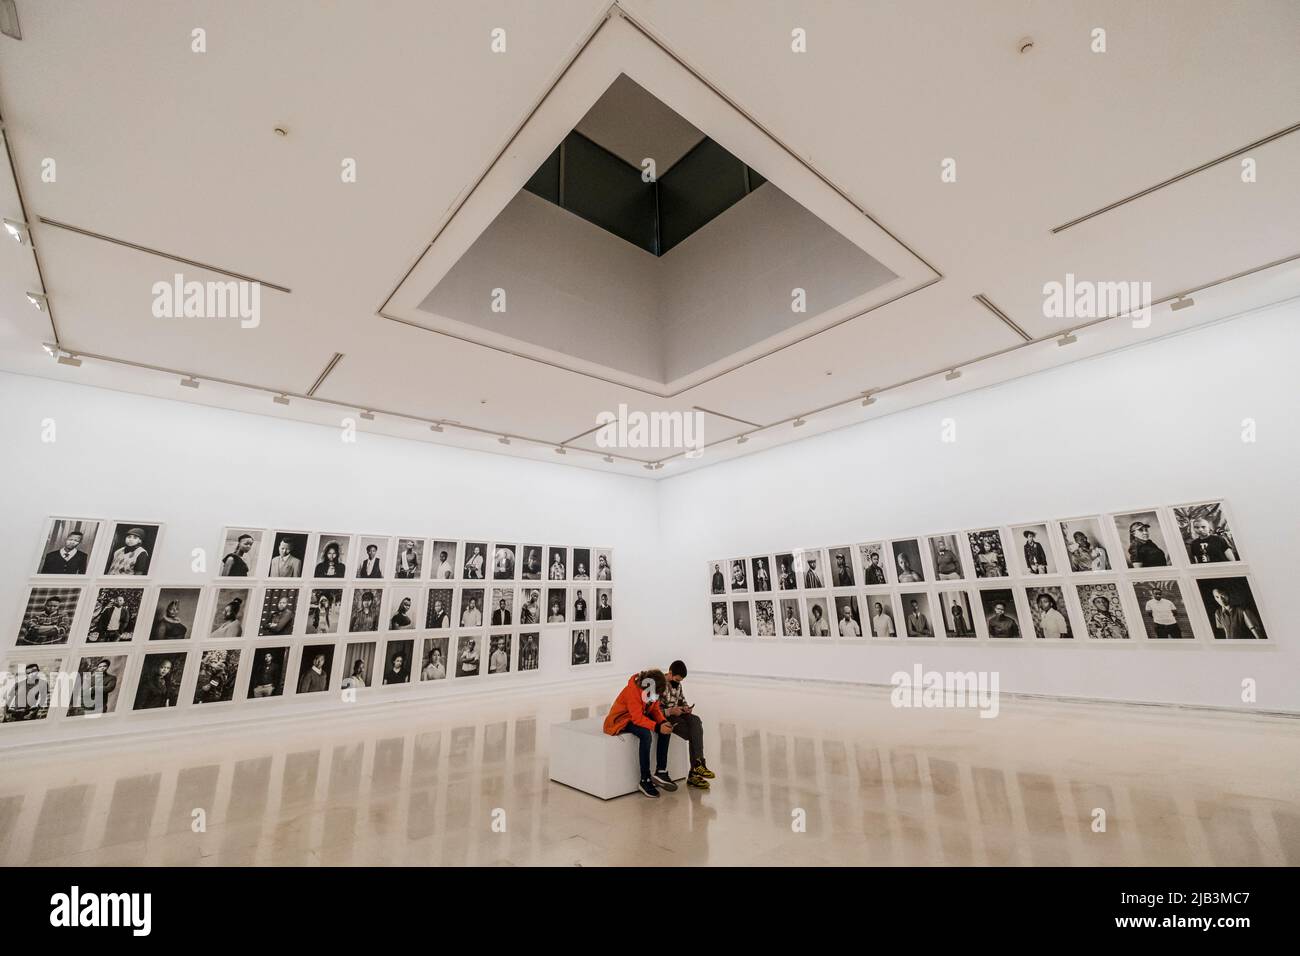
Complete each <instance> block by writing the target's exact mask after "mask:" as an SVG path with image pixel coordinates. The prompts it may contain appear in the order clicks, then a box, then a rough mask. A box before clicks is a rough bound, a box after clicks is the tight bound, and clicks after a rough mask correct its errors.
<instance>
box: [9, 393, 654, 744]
mask: <svg viewBox="0 0 1300 956" xmlns="http://www.w3.org/2000/svg"><path fill="white" fill-rule="evenodd" d="M268 401H269V399H268ZM0 407H3V409H4V415H3V418H2V419H0V447H2V448H3V449H4V462H5V464H4V471H3V495H2V496H0V515H2V516H3V526H4V528H5V530H6V536H7V538H8V539H9V541H10V542H11V546H10V547H7V548H4V549H0V621H2V622H3V623H2V625H0V626H3V627H4V628H5V632H4V639H3V641H0V654H3V655H4V656H3V658H0V660H3V661H6V662H7V661H9V660H16V659H19V658H21V657H22V656H23V655H24V654H27V653H30V652H31V650H32V649H25V648H19V649H17V651H15V650H14V639H15V636H16V633H17V627H18V622H19V617H20V615H21V612H22V608H23V606H24V603H25V601H26V591H27V589H28V587H29V586H30V585H32V584H33V583H40V584H42V585H51V584H67V585H80V586H82V587H83V589H84V590H83V598H82V602H83V603H86V602H88V601H90V600H91V599H92V598H93V592H94V590H95V588H96V586H97V585H98V584H99V583H103V579H95V578H91V579H90V580H89V581H78V582H52V581H51V580H49V579H44V580H41V581H39V582H34V581H33V580H32V578H31V573H32V571H33V570H34V569H35V565H34V564H33V562H34V561H35V560H36V553H37V548H38V544H37V542H38V539H40V537H41V536H42V534H43V533H44V532H43V529H44V522H45V520H46V517H47V516H49V515H68V516H84V517H91V518H96V517H98V518H106V519H109V520H110V521H112V520H117V519H121V520H126V521H133V522H134V521H139V522H150V521H161V522H163V523H164V525H165V527H164V529H163V532H162V539H161V546H160V547H159V549H158V550H157V553H156V555H155V558H154V564H153V567H152V568H151V576H150V578H149V579H148V584H150V585H159V584H162V585H191V586H193V585H209V586H210V585H214V584H216V582H217V581H218V578H217V568H218V565H219V563H220V558H221V555H220V554H219V553H217V548H218V546H219V544H220V540H219V539H220V535H221V532H222V529H223V527H225V526H227V525H247V526H249V527H263V528H272V529H274V528H284V529H298V530H305V529H315V530H319V531H325V530H335V531H340V532H351V533H356V534H379V535H422V536H425V537H430V538H433V537H437V538H442V539H451V540H458V539H461V540H463V539H471V540H475V539H477V540H483V541H492V540H500V541H511V542H518V543H537V544H542V545H547V544H554V545H566V546H570V547H571V546H591V547H608V548H612V549H613V554H614V561H615V575H614V577H615V582H614V585H613V586H614V588H615V594H616V601H615V619H614V622H613V633H614V654H613V662H612V664H610V665H603V664H602V665H594V664H593V665H588V666H587V667H585V668H583V667H578V668H571V667H570V664H569V646H568V645H569V629H568V627H566V626H555V627H545V626H542V627H539V628H537V629H538V630H540V631H541V632H542V635H541V654H540V666H539V669H538V671H537V672H535V673H530V672H525V673H513V672H512V673H510V674H505V675H488V674H486V673H484V674H481V675H480V676H478V677H476V678H471V679H466V680H465V681H464V686H460V685H458V684H457V680H459V679H457V680H452V679H448V680H445V681H438V682H435V684H436V686H430V685H428V684H417V686H414V687H410V688H405V689H402V690H404V691H405V693H404V694H403V696H402V699H422V700H436V698H437V697H438V696H439V695H440V694H443V695H445V694H457V693H462V692H464V691H466V690H468V691H470V692H475V693H476V692H479V691H483V692H498V693H503V692H504V693H519V692H524V691H526V689H527V687H530V686H531V687H537V686H542V685H547V684H554V683H557V682H562V681H568V680H572V679H575V678H583V677H587V676H595V675H596V674H599V673H604V674H605V675H606V677H607V678H608V679H609V680H610V681H611V682H612V683H613V684H617V683H618V682H619V681H620V680H622V679H623V671H624V670H631V669H633V668H634V667H636V666H639V662H640V661H641V660H643V659H645V657H646V656H647V648H648V647H649V645H650V644H651V643H652V639H653V637H654V620H655V614H656V613H658V611H657V606H658V603H659V602H658V600H657V598H656V593H655V590H654V587H653V585H652V582H653V581H654V578H655V575H656V574H657V573H658V567H657V563H656V549H655V548H654V546H653V543H654V542H656V541H657V535H658V512H657V508H656V501H657V490H656V488H655V483H654V482H651V481H648V480H644V479H638V478H630V477H624V476H618V475H606V474H602V473H600V472H598V471H593V470H589V469H583V468H574V467H564V466H562V465H552V464H547V463H541V462H531V461H526V460H521V459H518V458H513V457H508V456H505V455H494V454H488V453H483V452H478V451H470V450H465V449H458V448H452V447H447V446H442V445H436V444H430V443H424V442H415V441H409V440H405V439H399V438H391V437H387V436H381V435H371V434H366V433H365V432H364V431H362V430H358V432H357V436H356V442H355V443H354V444H349V443H345V442H343V441H341V440H340V429H337V428H329V427H323V426H319V425H310V424H303V423H300V422H293V421H285V420H280V419H275V418H271V417H264V416H259V415H249V414H244V413H239V412H233V411H226V410H222V409H214V408H209V407H205V406H199V405H193V404H187V403H184V402H179V401H164V400H159V399H156V398H151V397H144V396H136V395H129V394H124V393H120V392H114V391H108V390H104V389H99V388H91V387H84V386H79V385H70V384H65V383H60V382H54V381H49V380H45V379H38V378H32V377H28V376H19V375H11V374H3V373H0ZM47 423H53V426H54V428H55V432H54V434H55V440H54V441H52V442H46V441H43V440H42V435H43V432H45V431H46V428H47ZM361 424H364V423H361ZM194 548H204V549H206V551H207V564H208V568H207V571H206V573H203V574H196V573H194V572H193V571H192V570H191V551H192V549H194ZM100 553H101V552H100V551H99V550H97V551H96V554H97V555H99V554H100ZM103 553H105V554H106V552H103ZM96 560H97V561H99V560H102V559H101V558H98V557H97V558H96ZM308 573H310V572H308ZM118 583H120V581H119V582H118ZM223 583H229V581H228V579H227V580H226V581H225V582H223ZM294 583H295V584H301V585H304V586H309V585H311V583H312V582H311V581H310V580H309V579H307V578H304V579H303V580H302V581H301V582H294ZM417 583H422V584H423V586H424V587H428V586H430V585H431V582H429V581H427V580H426V581H424V582H417ZM482 583H483V584H485V585H487V586H491V584H492V582H491V581H486V582H482ZM546 583H547V582H545V581H541V582H539V584H540V585H541V586H543V587H545V586H546ZM514 586H515V587H519V586H520V582H515V583H514ZM86 592H90V593H89V594H87V593H86ZM81 613H84V612H81ZM253 613H254V614H255V613H256V612H255V611H254V612H253ZM300 613H302V609H301V608H300ZM516 613H517V611H516ZM587 626H589V627H591V626H594V625H587ZM142 630H143V629H142ZM400 633H402V634H403V635H405V636H409V634H407V632H400ZM429 633H430V632H423V631H419V630H417V631H416V632H415V637H416V638H417V647H418V646H419V639H420V638H422V637H424V636H427V635H428V634H429ZM439 633H442V634H446V633H449V632H446V631H444V632H439ZM450 633H452V634H455V633H457V630H456V629H453V630H452V631H451V632H450ZM389 636H396V635H388V634H384V633H380V634H379V635H378V638H379V640H380V642H381V646H382V642H383V640H384V639H385V638H387V637H389ZM145 637H146V635H145V634H144V633H140V632H137V636H136V639H135V640H134V641H132V642H131V648H132V651H133V652H135V651H139V650H141V647H140V645H142V644H148V645H149V646H148V648H147V650H149V651H159V650H167V651H171V650H181V649H182V648H177V647H169V646H166V645H168V644H170V643H171V642H157V641H155V642H149V641H146V640H145ZM346 639H348V637H347V636H346V635H336V636H335V637H333V638H323V639H322V640H321V642H322V643H328V642H331V641H336V642H339V643H342V642H343V641H344V640H346ZM351 639H358V640H365V639H373V638H360V637H358V636H356V635H353V636H352V638H351ZM296 640H298V641H301V640H303V639H302V638H301V637H300V638H297V639H296ZM307 640H308V641H310V640H311V639H310V638H308V639H307ZM255 641H256V639H251V638H246V639H245V640H244V641H243V642H242V646H243V647H245V648H251V647H253V646H254V645H255ZM185 643H186V644H198V645H203V644H204V642H203V641H186V642H185ZM260 643H268V642H267V640H266V639H262V640H261V642H260ZM276 643H279V644H283V643H286V641H284V640H280V641H278V642H276ZM78 644H79V642H77V641H74V646H73V648H72V650H71V651H70V652H68V653H64V654H63V655H62V656H64V657H65V658H67V657H73V658H75V656H76V655H77V653H78V652H79V651H80V650H82V647H80V646H77V645H78ZM96 646H98V645H89V646H88V647H86V648H85V650H86V651H87V652H88V653H89V652H91V650H92V649H93V648H94V647H96ZM454 646H455V645H454V642H453V647H454ZM126 648H127V646H126V645H124V644H123V645H113V652H114V653H120V652H122V651H124V650H126ZM183 649H186V650H189V651H191V654H190V659H189V661H188V662H187V664H186V671H187V676H188V672H189V671H190V670H191V669H193V668H196V667H197V664H198V662H197V657H198V654H197V653H196V652H197V651H198V650H200V648H199V647H189V648H183ZM38 650H39V651H41V655H40V656H42V657H46V656H49V652H50V651H51V650H57V649H54V648H48V649H47V648H39V649H38ZM650 656H654V655H650ZM340 657H341V655H338V656H336V665H335V666H336V667H340V666H341V661H340V659H339V658H340ZM484 659H485V660H486V658H484ZM0 666H3V665H2V664H0ZM64 666H65V668H66V667H68V666H69V664H68V663H66V662H65V665H64ZM132 666H133V667H136V666H137V664H136V663H134V662H133V664H132ZM485 670H486V665H485ZM241 673H243V674H245V675H246V674H247V666H245V668H244V669H243V671H241ZM296 674H297V671H296V665H295V669H294V670H293V671H292V673H290V674H288V675H287V679H286V684H290V683H292V682H293V681H294V680H296ZM241 680H242V681H244V682H246V680H247V677H246V676H245V677H243V678H241ZM134 681H135V672H134V671H133V672H132V674H131V675H130V680H128V682H127V686H126V687H125V688H122V693H121V694H120V697H119V701H118V704H117V713H115V714H113V715H111V716H109V717H106V718H102V719H100V720H99V721H98V723H100V724H102V725H104V726H103V727H102V728H91V727H89V726H88V725H86V724H85V723H84V718H81V719H72V720H63V721H60V722H58V723H61V724H62V726H61V727H59V728H57V733H54V730H55V727H54V725H55V724H56V722H55V721H51V720H42V721H31V722H27V723H26V726H23V725H19V724H10V725H5V726H3V727H0V732H2V733H0V737H2V738H4V739H0V746H4V745H5V744H6V743H8V742H10V739H11V738H12V740H17V739H19V738H20V737H21V738H22V739H23V740H30V739H35V738H36V737H39V736H40V735H42V734H46V733H54V735H55V736H58V737H60V738H62V737H67V736H78V735H82V734H85V733H97V732H102V731H107V730H109V729H114V730H116V729H119V728H117V727H113V726H112V725H113V724H114V723H122V722H121V721H120V717H121V716H122V713H123V712H125V711H129V710H130V708H131V704H132V700H131V698H130V697H128V696H127V692H130V691H132V689H133V688H134ZM470 685H472V686H470ZM186 686H189V685H188V684H187V685H186ZM373 690H375V691H380V694H370V695H369V697H368V698H367V699H369V700H374V699H395V698H393V697H392V696H383V694H384V692H388V691H392V690H394V689H393V688H373ZM243 691H244V687H242V686H241V687H240V688H239V689H238V692H237V695H236V700H237V701H239V700H242V698H243ZM292 691H293V688H292V686H288V687H286V693H285V696H284V697H283V698H276V699H274V700H266V701H244V702H242V703H237V704H236V705H235V706H234V708H233V709H232V708H231V707H230V705H226V704H217V705H203V706H193V705H191V704H190V702H189V701H188V700H183V705H182V706H181V707H180V708H178V709H177V710H175V711H166V712H143V713H138V714H130V717H129V723H130V726H129V728H127V727H126V726H125V724H124V725H123V727H122V728H120V729H131V730H139V729H142V728H145V729H147V727H148V726H149V725H148V722H149V721H151V720H152V721H154V722H155V725H157V726H160V725H161V724H166V725H167V726H197V725H200V724H202V723H204V722H206V721H209V720H216V719H227V718H232V719H247V718H249V717H250V716H252V717H256V716H257V713H259V712H260V713H262V714H270V713H273V712H275V713H286V714H288V713H301V712H302V711H303V708H308V709H310V708H312V707H321V706H330V705H333V706H334V707H335V708H336V707H337V706H338V703H339V702H338V700H337V699H334V700H332V701H316V700H311V701H304V700H302V699H301V698H300V697H299V699H298V700H295V699H294V698H295V697H298V695H295V694H293V693H292ZM191 693H192V692H191ZM182 696H183V697H184V694H183V695H182ZM314 696H318V697H320V698H324V697H331V698H337V695H336V694H328V695H327V694H320V695H314ZM363 696H365V695H363ZM611 696H612V692H611ZM362 702H364V701H362ZM263 705H266V709H262V707H263ZM207 708H222V710H220V711H209V712H208V713H207V714H204V713H203V711H204V710H205V709H207ZM251 708H258V709H259V710H258V711H253V710H251ZM142 720H143V722H144V723H142V722H141V721H142ZM76 723H81V724H82V726H81V727H75V728H74V726H73V724H76ZM36 725H42V726H39V727H38V726H36ZM14 732H16V733H14Z"/></svg>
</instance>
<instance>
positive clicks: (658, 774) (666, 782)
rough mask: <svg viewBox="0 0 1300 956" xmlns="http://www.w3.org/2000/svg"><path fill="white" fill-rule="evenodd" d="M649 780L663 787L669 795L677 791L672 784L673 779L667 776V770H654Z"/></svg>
mask: <svg viewBox="0 0 1300 956" xmlns="http://www.w3.org/2000/svg"><path fill="white" fill-rule="evenodd" d="M650 779H651V780H652V781H654V782H655V783H657V784H658V785H659V786H661V787H663V788H664V789H665V790H667V791H668V792H669V793H672V792H673V791H674V790H676V789H677V784H675V783H673V778H672V777H670V776H668V771H667V770H656V771H655V772H654V774H653V775H651V777H650Z"/></svg>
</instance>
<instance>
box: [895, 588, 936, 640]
mask: <svg viewBox="0 0 1300 956" xmlns="http://www.w3.org/2000/svg"><path fill="white" fill-rule="evenodd" d="M899 597H900V599H901V600H902V602H903V633H904V634H906V635H907V636H908V637H934V633H935V632H934V615H933V613H932V611H931V609H930V595H928V594H926V593H925V592H924V591H904V592H903V593H902V594H901V595H899Z"/></svg>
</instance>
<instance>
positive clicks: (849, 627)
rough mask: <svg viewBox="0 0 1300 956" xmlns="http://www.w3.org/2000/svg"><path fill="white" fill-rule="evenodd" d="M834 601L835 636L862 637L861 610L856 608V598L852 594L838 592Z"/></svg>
mask: <svg viewBox="0 0 1300 956" xmlns="http://www.w3.org/2000/svg"><path fill="white" fill-rule="evenodd" d="M834 601H835V634H836V636H837V637H848V638H857V637H863V636H865V635H864V632H863V630H862V612H861V611H859V610H858V599H857V597H856V596H855V595H852V594H839V595H836V596H835V597H834Z"/></svg>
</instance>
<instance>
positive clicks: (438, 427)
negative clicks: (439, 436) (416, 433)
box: [429, 422, 442, 432]
mask: <svg viewBox="0 0 1300 956" xmlns="http://www.w3.org/2000/svg"><path fill="white" fill-rule="evenodd" d="M429 431H431V432H440V431H442V426H441V425H439V424H438V423H437V422H434V423H433V424H432V425H430V426H429Z"/></svg>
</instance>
